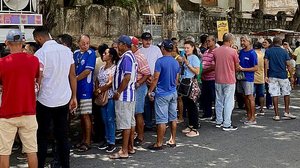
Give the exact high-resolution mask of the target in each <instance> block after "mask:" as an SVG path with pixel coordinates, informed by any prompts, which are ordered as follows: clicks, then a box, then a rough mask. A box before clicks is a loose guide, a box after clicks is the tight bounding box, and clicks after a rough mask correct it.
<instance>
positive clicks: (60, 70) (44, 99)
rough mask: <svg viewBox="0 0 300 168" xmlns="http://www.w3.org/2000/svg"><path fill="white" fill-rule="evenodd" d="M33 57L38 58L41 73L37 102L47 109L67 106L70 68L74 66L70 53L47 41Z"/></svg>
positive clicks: (69, 90)
mask: <svg viewBox="0 0 300 168" xmlns="http://www.w3.org/2000/svg"><path fill="white" fill-rule="evenodd" d="M35 55H36V56H37V57H38V58H39V61H40V64H41V65H40V66H41V70H42V71H43V77H42V81H41V87H40V91H39V94H38V98H37V100H38V101H39V102H40V103H41V104H43V105H44V106H47V107H59V106H63V105H66V104H68V103H69V101H70V99H71V95H72V91H71V86H70V82H69V72H70V67H71V65H72V64H74V59H73V53H72V51H71V50H70V49H69V48H68V47H66V46H63V45H61V44H58V43H57V42H56V41H54V40H49V41H47V42H45V43H44V45H43V46H42V48H40V49H39V50H38V51H37V52H36V53H35Z"/></svg>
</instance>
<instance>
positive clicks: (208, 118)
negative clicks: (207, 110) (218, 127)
mask: <svg viewBox="0 0 300 168" xmlns="http://www.w3.org/2000/svg"><path fill="white" fill-rule="evenodd" d="M211 119H212V117H207V116H202V117H200V120H201V121H205V120H211Z"/></svg>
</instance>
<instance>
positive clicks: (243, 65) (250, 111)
mask: <svg viewBox="0 0 300 168" xmlns="http://www.w3.org/2000/svg"><path fill="white" fill-rule="evenodd" d="M241 45H242V47H243V49H242V50H241V51H240V56H239V59H240V71H242V72H243V73H244V74H245V78H246V79H245V80H239V81H238V82H237V92H238V93H241V94H243V95H244V98H245V106H246V111H247V119H246V121H245V122H244V124H247V125H254V124H256V119H255V102H254V97H253V93H254V72H255V71H257V69H258V65H257V55H256V53H255V51H254V50H253V49H252V48H251V39H250V38H249V37H247V36H242V37H241Z"/></svg>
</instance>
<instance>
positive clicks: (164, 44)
mask: <svg viewBox="0 0 300 168" xmlns="http://www.w3.org/2000/svg"><path fill="white" fill-rule="evenodd" d="M161 46H162V47H164V48H165V49H173V42H172V41H171V40H170V39H166V40H164V41H163V42H162V44H161Z"/></svg>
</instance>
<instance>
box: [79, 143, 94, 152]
mask: <svg viewBox="0 0 300 168" xmlns="http://www.w3.org/2000/svg"><path fill="white" fill-rule="evenodd" d="M90 149H91V146H90V145H88V144H86V143H83V144H82V145H81V146H80V147H79V148H78V149H77V152H86V151H88V150H90Z"/></svg>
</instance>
